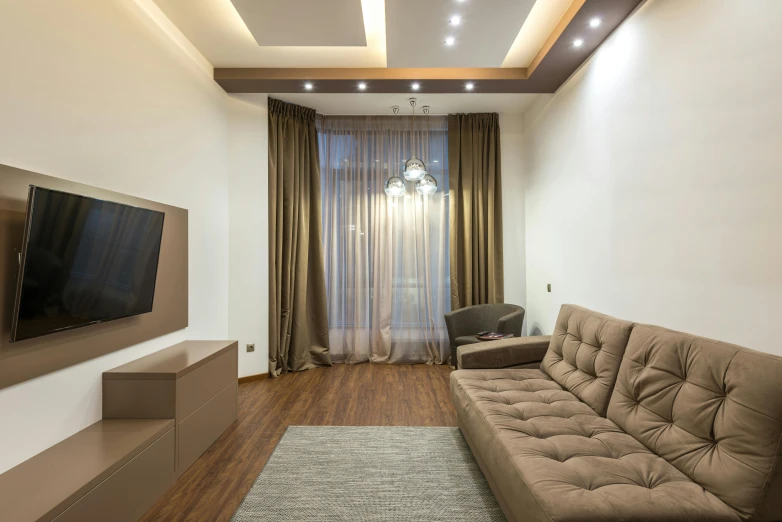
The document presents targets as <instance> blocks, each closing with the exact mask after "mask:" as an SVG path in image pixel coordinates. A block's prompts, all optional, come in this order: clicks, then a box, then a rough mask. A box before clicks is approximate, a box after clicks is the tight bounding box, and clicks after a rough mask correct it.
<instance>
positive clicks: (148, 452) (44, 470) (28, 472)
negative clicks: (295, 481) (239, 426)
mask: <svg viewBox="0 0 782 522" xmlns="http://www.w3.org/2000/svg"><path fill="white" fill-rule="evenodd" d="M237 360H238V344H237V342H235V341H185V342H182V343H179V344H177V345H174V346H172V347H170V348H166V349H164V350H161V351H159V352H155V353H153V354H151V355H148V356H146V357H142V358H141V359H137V360H135V361H132V362H130V363H128V364H125V365H123V366H120V367H118V368H114V369H113V370H110V371H108V372H105V373H104V374H103V420H101V421H98V422H96V423H95V424H93V425H91V426H89V427H88V428H86V429H84V430H82V431H80V432H78V433H76V434H75V435H73V436H71V437H69V438H67V439H65V440H64V441H62V442H60V443H59V444H56V445H54V446H52V447H51V448H49V449H47V450H45V451H43V452H42V453H39V454H38V455H36V456H34V457H33V458H31V459H29V460H27V461H25V462H23V463H21V464H19V465H18V466H16V467H15V468H13V469H11V470H9V471H7V472H6V473H3V474H2V475H0V506H2V512H1V513H0V519H2V520H9V521H10V520H13V521H14V522H50V521H54V522H112V521H116V522H135V521H136V520H138V519H139V518H140V517H141V516H142V515H143V514H144V513H145V512H146V511H147V509H149V507H150V506H152V504H154V503H155V501H157V499H158V498H160V496H161V495H162V494H163V493H164V492H165V491H166V490H167V489H168V488H169V487H170V486H171V484H173V482H174V481H175V480H176V478H178V477H179V476H180V475H182V473H184V472H185V471H186V470H187V468H188V467H189V466H190V465H191V464H193V462H195V461H196V459H198V457H199V456H201V454H203V452H204V451H206V450H207V449H208V448H209V446H210V445H211V444H212V443H213V442H214V441H215V440H217V438H218V437H219V436H220V435H221V434H222V433H223V431H225V429H226V428H228V427H229V426H230V425H231V423H233V422H234V421H235V420H236V415H237V410H236V407H237V390H238V388H237V382H238V366H237Z"/></svg>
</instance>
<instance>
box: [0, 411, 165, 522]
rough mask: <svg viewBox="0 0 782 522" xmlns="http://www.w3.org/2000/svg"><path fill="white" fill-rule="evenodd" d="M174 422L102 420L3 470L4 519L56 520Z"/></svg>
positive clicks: (0, 478)
mask: <svg viewBox="0 0 782 522" xmlns="http://www.w3.org/2000/svg"><path fill="white" fill-rule="evenodd" d="M173 427H174V421H173V420H172V419H121V420H102V421H98V422H96V423H95V424H93V425H92V426H89V427H88V428H86V429H84V430H82V431H80V432H78V433H76V434H75V435H73V436H71V437H68V438H67V439H65V440H64V441H62V442H60V443H58V444H55V445H54V446H52V447H51V448H49V449H47V450H44V451H43V452H42V453H39V454H38V455H36V456H34V457H33V458H31V459H29V460H27V461H25V462H23V463H21V464H19V465H18V466H16V467H15V468H13V469H11V470H9V471H7V472H6V473H4V474H2V475H0V505H2V506H3V512H2V514H0V518H2V517H8V518H2V520H14V521H16V522H27V521H30V522H32V521H39V520H51V519H53V518H54V517H56V516H57V515H58V514H59V513H61V512H62V511H64V510H65V509H66V508H67V507H68V506H69V505H70V504H73V503H74V502H75V501H76V500H77V499H79V498H80V497H81V496H83V495H84V494H86V493H87V492H88V491H90V490H91V489H92V488H94V487H95V486H97V485H98V484H99V483H100V482H101V481H103V480H104V479H106V478H107V477H108V476H109V475H111V474H112V473H114V472H115V471H116V470H117V469H119V468H120V467H122V466H123V465H124V464H125V463H127V462H128V461H129V460H130V459H132V458H133V457H135V456H136V455H137V454H138V453H140V452H141V451H142V450H143V449H144V448H146V447H147V446H148V445H149V444H151V443H152V442H154V441H155V440H157V439H158V438H159V437H161V436H162V435H163V434H165V432H166V431H168V430H170V429H172V428H173Z"/></svg>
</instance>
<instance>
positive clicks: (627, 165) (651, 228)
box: [524, 0, 782, 354]
mask: <svg viewBox="0 0 782 522" xmlns="http://www.w3.org/2000/svg"><path fill="white" fill-rule="evenodd" d="M779 20H782V2H779V1H777V0H752V1H750V2H747V1H745V0H725V1H721V2H712V1H689V0H688V1H683V0H649V1H648V2H647V3H646V4H644V5H643V6H642V7H641V8H640V9H639V10H638V12H636V13H635V14H634V15H632V16H631V17H630V18H629V19H628V20H627V21H626V22H625V23H624V24H623V25H622V26H621V27H620V28H619V29H618V30H617V31H616V32H615V33H614V34H613V35H612V36H611V37H610V38H609V39H608V41H606V43H605V44H604V45H603V46H602V47H601V48H600V49H599V50H598V51H597V52H596V53H595V55H594V56H593V57H592V58H591V59H590V60H589V61H588V62H587V63H586V65H585V66H583V67H582V69H581V70H580V71H579V72H577V73H576V74H575V75H574V77H573V78H571V79H570V80H569V81H568V82H567V83H566V84H565V85H564V86H563V87H562V88H561V89H560V90H559V92H557V93H556V95H554V96H553V97H550V96H549V97H544V98H543V99H541V100H540V101H539V106H537V107H535V109H534V110H532V111H530V112H528V113H527V114H526V115H525V140H524V141H525V143H524V146H525V149H524V150H525V154H524V158H525V178H526V218H527V219H526V223H527V283H528V287H527V288H528V297H527V299H528V304H529V306H528V308H529V319H530V325H532V326H535V325H537V327H539V328H540V330H542V331H543V332H545V333H549V332H551V329H552V327H553V325H554V320H555V317H556V314H557V311H558V309H559V306H560V304H562V303H565V302H571V303H577V304H581V305H584V306H588V307H592V308H595V309H597V310H600V311H603V312H606V313H609V314H615V315H617V316H619V317H622V318H626V319H632V320H637V321H643V322H651V323H658V324H661V325H664V326H667V327H671V328H674V329H681V330H685V331H688V332H692V333H696V334H702V335H706V336H710V337H714V338H717V339H721V340H725V341H732V342H736V343H740V344H743V345H746V346H748V347H751V348H755V349H758V350H763V351H767V352H774V353H778V354H782V346H780V344H779V342H778V341H777V339H778V337H779V335H778V331H777V330H778V328H777V324H776V320H775V319H776V318H777V317H779V316H780V315H782V300H781V299H780V296H782V270H780V267H782V242H780V240H779V238H780V237H782V155H780V150H782V96H781V95H780V93H782V60H780V58H779ZM547 283H552V284H553V292H552V293H550V294H549V293H546V288H545V285H546V284H547Z"/></svg>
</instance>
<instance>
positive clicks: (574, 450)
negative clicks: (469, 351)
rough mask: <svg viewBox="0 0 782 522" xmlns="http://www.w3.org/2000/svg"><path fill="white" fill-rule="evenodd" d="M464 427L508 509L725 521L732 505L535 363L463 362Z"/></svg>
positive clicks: (522, 515)
mask: <svg viewBox="0 0 782 522" xmlns="http://www.w3.org/2000/svg"><path fill="white" fill-rule="evenodd" d="M451 393H452V397H453V400H454V405H455V406H456V410H457V412H458V416H459V423H460V426H461V428H462V431H463V433H464V435H465V437H466V438H467V440H468V442H470V446H471V448H472V449H473V453H474V454H475V456H476V458H477V460H478V461H479V463H481V467H482V468H483V470H484V473H486V471H487V470H490V475H491V476H487V478H488V479H489V480H490V483H493V484H494V486H495V487H497V488H499V490H500V491H501V492H502V496H503V497H504V500H505V502H506V503H507V505H506V506H505V507H506V508H507V509H506V514H509V515H511V516H509V519H511V517H513V518H515V519H516V520H525V521H527V520H530V521H533V520H534V521H545V522H551V521H557V522H569V521H573V522H575V521H584V520H590V521H617V522H619V521H638V522H641V521H649V522H652V521H659V520H670V521H678V520H682V521H704V522H705V521H711V522H720V521H731V522H738V521H739V517H738V515H737V513H736V512H735V511H734V510H733V509H731V508H730V507H728V506H727V505H726V504H725V503H723V502H722V501H721V500H719V499H718V498H717V497H716V496H715V495H713V494H711V493H709V492H708V491H706V490H704V489H703V487H701V486H700V485H698V484H696V483H695V482H693V481H692V480H691V479H690V478H689V477H687V476H686V475H685V474H684V473H682V472H680V471H679V470H678V469H676V468H675V467H674V466H673V465H671V464H670V463H669V462H667V461H666V460H664V459H663V458H661V457H659V456H657V455H656V454H654V453H652V452H651V451H649V450H648V449H647V448H646V447H645V446H644V445H643V444H641V443H640V442H638V441H637V440H636V439H634V438H633V437H631V436H630V435H628V434H626V433H624V432H623V431H622V430H621V429H620V428H619V427H618V426H617V425H616V424H614V423H613V422H612V421H610V420H609V419H606V418H605V417H601V416H600V415H598V414H597V413H596V412H595V411H594V410H592V409H591V408H590V407H589V406H588V405H587V404H585V403H583V402H581V401H580V400H579V399H578V397H576V396H575V395H574V394H572V393H571V392H569V391H567V390H565V389H563V388H562V387H561V386H560V385H559V384H557V383H556V382H555V381H553V380H551V379H550V378H549V377H548V376H546V375H545V374H544V373H543V372H540V371H538V370H459V371H455V372H453V373H452V374H451Z"/></svg>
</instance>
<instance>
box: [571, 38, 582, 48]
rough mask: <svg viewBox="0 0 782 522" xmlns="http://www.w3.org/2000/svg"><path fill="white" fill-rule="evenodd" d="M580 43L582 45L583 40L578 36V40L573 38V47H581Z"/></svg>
mask: <svg viewBox="0 0 782 522" xmlns="http://www.w3.org/2000/svg"><path fill="white" fill-rule="evenodd" d="M582 45H584V40H582V39H580V38H579V39H578V40H573V47H581V46H582Z"/></svg>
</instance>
